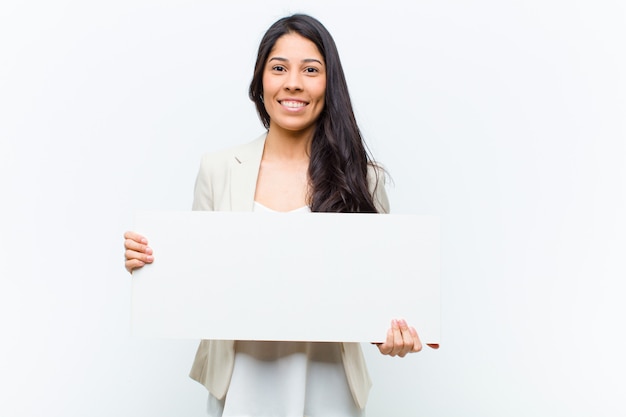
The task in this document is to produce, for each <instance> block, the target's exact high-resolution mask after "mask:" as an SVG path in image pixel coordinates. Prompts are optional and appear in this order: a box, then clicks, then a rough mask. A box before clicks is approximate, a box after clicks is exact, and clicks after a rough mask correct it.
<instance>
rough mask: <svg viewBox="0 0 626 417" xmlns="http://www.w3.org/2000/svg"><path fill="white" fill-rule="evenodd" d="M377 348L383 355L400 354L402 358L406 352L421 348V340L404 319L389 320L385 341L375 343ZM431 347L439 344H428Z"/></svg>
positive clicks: (434, 347)
mask: <svg viewBox="0 0 626 417" xmlns="http://www.w3.org/2000/svg"><path fill="white" fill-rule="evenodd" d="M376 345H377V346H378V350H380V353H382V354H383V355H389V356H400V357H401V358H403V357H404V356H406V354H407V353H411V352H419V351H420V350H422V342H421V341H420V338H419V336H418V335H417V331H416V330H415V328H413V327H410V326H409V325H408V324H407V323H406V320H403V319H400V320H396V319H394V320H391V328H390V329H389V330H387V339H386V340H385V343H376ZM428 346H430V347H431V348H433V349H437V348H439V345H435V344H429V345H428Z"/></svg>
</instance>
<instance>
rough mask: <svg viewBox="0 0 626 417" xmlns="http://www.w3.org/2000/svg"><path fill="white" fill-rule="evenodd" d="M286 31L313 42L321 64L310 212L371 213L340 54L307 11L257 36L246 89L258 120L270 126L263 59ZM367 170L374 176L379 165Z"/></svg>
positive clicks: (364, 158)
mask: <svg viewBox="0 0 626 417" xmlns="http://www.w3.org/2000/svg"><path fill="white" fill-rule="evenodd" d="M288 33H297V34H298V35H300V36H302V37H304V38H306V39H308V40H310V41H311V42H313V43H314V44H315V45H316V46H317V49H318V50H319V52H320V53H321V54H322V56H323V57H324V61H325V63H326V95H325V105H324V109H323V110H322V112H321V114H320V116H319V118H318V119H317V121H316V127H315V133H314V134H313V140H312V142H311V155H310V162H309V171H308V175H309V188H310V193H309V196H308V199H309V202H308V203H309V206H310V207H311V211H317V212H365V213H375V212H377V209H376V206H375V205H374V201H373V197H372V195H371V194H370V191H369V188H368V181H367V173H368V166H369V165H373V162H372V160H371V158H370V156H369V155H368V152H367V149H366V147H365V144H364V142H363V138H362V137H361V133H360V131H359V127H358V126H357V123H356V118H355V117H354V112H353V110H352V102H351V101H350V95H349V94H348V85H347V83H346V78H345V76H344V74H343V68H342V67H341V61H340V60H339V53H338V52H337V47H336V45H335V41H334V40H333V38H332V36H331V35H330V33H329V32H328V30H327V29H326V28H325V27H324V26H323V25H322V24H321V23H320V22H319V21H318V20H316V19H314V18H312V17H311V16H307V15H303V14H295V15H292V16H288V17H284V18H282V19H280V20H278V21H277V22H276V23H274V24H273V25H272V26H271V27H270V28H269V29H268V30H267V32H265V35H264V36H263V39H262V40H261V44H260V45H259V51H258V54H257V59H256V64H255V66H254V75H253V77H252V82H251V83H250V91H249V96H250V99H251V100H252V101H253V102H254V104H255V105H256V109H257V112H258V113H259V117H260V119H261V122H263V125H264V126H265V128H266V129H268V128H269V126H270V116H269V114H268V113H267V110H266V109H265V105H264V103H263V71H264V68H265V64H266V62H267V59H268V56H269V54H270V52H271V51H272V48H273V47H274V44H275V43H276V41H277V40H278V39H279V38H280V37H281V36H283V35H286V34H288ZM372 172H373V173H374V175H376V176H378V169H374V170H372ZM376 181H378V178H376Z"/></svg>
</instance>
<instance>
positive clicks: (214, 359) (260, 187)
mask: <svg viewBox="0 0 626 417" xmlns="http://www.w3.org/2000/svg"><path fill="white" fill-rule="evenodd" d="M249 95H250V99H251V100H252V101H253V102H254V103H255V105H256V108H257V112H258V114H259V116H260V118H261V121H262V122H263V125H264V126H265V128H266V129H267V133H266V134H263V135H262V136H261V137H259V138H258V139H256V140H255V141H253V142H251V143H249V144H246V145H242V146H239V147H236V148H232V149H228V150H225V151H221V152H218V153H214V154H208V155H205V156H204V157H203V160H202V163H201V167H200V171H199V173H198V177H197V180H196V186H195V192H194V203H193V209H194V210H220V211H268V210H269V211H279V212H293V211H312V212H370V213H373V212H379V213H386V212H388V211H389V207H388V202H387V196H386V194H385V190H384V185H383V174H382V173H381V171H380V169H378V168H377V167H376V166H375V165H374V164H373V163H372V161H371V160H370V159H369V157H368V155H367V152H366V149H365V146H364V144H363V140H362V138H361V135H360V133H359V129H358V126H357V124H356V120H355V117H354V114H353V111H352V104H351V101H350V97H349V94H348V88H347V84H346V81H345V77H344V74H343V69H342V67H341V63H340V60H339V54H338V52H337V48H336V46H335V43H334V41H333V39H332V37H331V35H330V34H329V33H328V31H327V30H326V28H324V26H323V25H322V24H321V23H320V22H318V21H317V20H315V19H313V18H312V17H310V16H306V15H293V16H289V17H286V18H283V19H280V20H278V21H277V22H276V23H274V24H273V25H272V26H271V27H270V28H269V29H268V31H267V32H266V33H265V35H264V37H263V39H262V40H261V44H260V46H259V51H258V55H257V60H256V65H255V69H254V75H253V78H252V82H251V84H250V91H249ZM125 239H126V240H125V247H126V264H125V265H126V269H127V270H128V271H129V272H131V273H132V271H133V270H134V269H136V268H140V267H143V266H144V265H145V264H148V263H151V262H152V261H153V260H154V257H153V253H152V250H151V249H150V248H149V247H148V245H147V244H148V242H147V240H146V239H145V237H143V236H141V235H138V234H136V233H134V232H127V233H126V234H125ZM296 273H297V271H294V274H296ZM432 347H437V346H436V345H433V346H432ZM421 348H422V345H421V342H420V340H419V337H418V335H417V332H416V331H415V329H414V328H412V327H409V326H408V325H407V323H406V322H405V321H404V320H393V321H392V325H391V328H390V329H389V330H388V332H387V337H386V341H385V343H381V344H378V349H379V350H380V352H381V353H382V354H385V355H391V356H396V355H397V356H400V357H404V356H405V355H406V354H407V353H409V352H417V351H419V350H421ZM191 377H192V378H194V379H195V380H197V381H199V382H201V383H202V384H203V385H205V386H206V387H207V389H208V390H209V392H210V395H209V414H210V415H214V416H221V415H223V416H230V415H233V416H234V415H254V416H257V415H258V416H265V415H281V416H282V415H285V416H287V415H289V416H291V415H297V416H303V415H306V416H317V415H319V416H321V415H324V416H333V415H337V416H339V415H341V416H360V415H362V409H363V408H364V406H365V402H366V400H367V394H368V391H369V387H370V380H369V376H368V374H367V370H366V368H365V363H364V361H363V355H362V352H361V348H360V345H359V344H354V343H301V342H247V341H237V342H234V341H215V340H213V341H209V340H203V341H202V342H201V343H200V347H199V348H198V353H197V355H196V359H195V361H194V365H193V367H192V370H191Z"/></svg>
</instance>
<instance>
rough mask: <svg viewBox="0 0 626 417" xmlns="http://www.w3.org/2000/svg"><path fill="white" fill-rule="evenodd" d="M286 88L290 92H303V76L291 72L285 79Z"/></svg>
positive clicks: (296, 72)
mask: <svg viewBox="0 0 626 417" xmlns="http://www.w3.org/2000/svg"><path fill="white" fill-rule="evenodd" d="M284 87H285V90H288V91H301V90H302V75H301V74H300V73H299V72H298V71H290V72H289V73H288V74H287V77H286V78H285V84H284Z"/></svg>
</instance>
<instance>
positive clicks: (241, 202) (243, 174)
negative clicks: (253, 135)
mask: <svg viewBox="0 0 626 417" xmlns="http://www.w3.org/2000/svg"><path fill="white" fill-rule="evenodd" d="M266 136H267V133H264V134H262V135H261V136H259V137H258V138H257V139H256V140H254V141H252V142H250V143H249V144H247V145H245V146H242V147H241V148H240V149H238V150H237V152H236V154H235V156H234V158H235V160H234V161H233V163H232V165H231V167H232V168H231V184H230V204H231V209H232V211H252V210H253V209H254V193H255V191H256V182H257V179H258V177H259V168H260V167H261V158H262V157H263V149H264V147H265V137H266Z"/></svg>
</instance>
